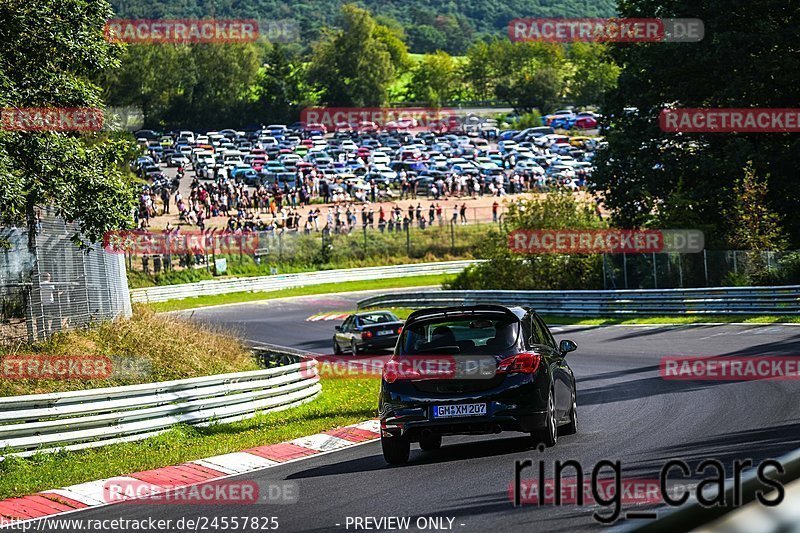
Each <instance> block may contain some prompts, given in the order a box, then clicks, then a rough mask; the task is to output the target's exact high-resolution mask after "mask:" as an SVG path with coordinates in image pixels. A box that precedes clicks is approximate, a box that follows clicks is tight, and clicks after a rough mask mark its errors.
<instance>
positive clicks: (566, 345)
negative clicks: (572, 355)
mask: <svg viewBox="0 0 800 533" xmlns="http://www.w3.org/2000/svg"><path fill="white" fill-rule="evenodd" d="M577 349H578V345H577V344H575V343H574V342H573V341H571V340H568V339H564V340H562V341H561V342H559V343H558V351H559V352H561V353H562V355H566V354H568V353H569V352H574V351H575V350H577Z"/></svg>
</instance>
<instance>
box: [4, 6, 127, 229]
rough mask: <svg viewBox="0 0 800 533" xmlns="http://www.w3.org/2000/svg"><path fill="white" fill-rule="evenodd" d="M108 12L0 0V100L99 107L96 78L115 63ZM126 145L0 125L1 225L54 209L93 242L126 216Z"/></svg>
mask: <svg viewBox="0 0 800 533" xmlns="http://www.w3.org/2000/svg"><path fill="white" fill-rule="evenodd" d="M111 15H112V13H111V8H110V6H109V4H108V3H106V2H105V1H103V0H99V1H89V0H58V1H55V0H43V1H41V2H25V1H22V0H5V1H1V2H0V20H2V21H3V23H2V24H0V86H2V91H0V107H3V108H7V107H14V108H26V107H58V108H64V107H101V106H102V101H101V97H100V96H101V90H100V88H99V87H98V86H97V85H96V84H95V83H93V82H92V80H93V79H95V78H96V77H98V76H99V75H100V74H101V73H102V72H103V71H105V70H107V69H111V68H114V67H115V66H116V65H117V64H118V63H117V61H118V60H117V56H118V50H119V49H118V47H117V46H116V45H112V44H110V43H108V42H107V41H106V40H105V37H104V34H103V28H104V25H105V22H106V20H107V19H108V18H110V17H111ZM130 148H131V145H130V144H129V143H128V142H127V141H124V140H115V139H113V138H109V136H108V135H107V134H105V133H87V134H78V133H67V132H28V131H0V197H1V198H2V199H3V202H2V203H1V204H0V222H2V223H3V224H23V223H25V222H26V219H27V221H28V223H30V221H31V217H32V216H33V214H34V213H35V210H36V208H37V207H43V206H55V207H56V208H57V210H58V213H59V214H60V215H61V216H63V217H64V218H66V219H67V220H69V221H79V222H80V224H81V228H82V230H83V231H84V233H85V234H86V235H87V236H88V237H89V238H91V239H93V240H94V239H97V238H99V237H100V236H101V235H102V233H103V232H104V231H106V230H108V229H110V228H115V227H118V226H119V225H121V224H124V223H125V222H127V221H130V219H131V216H132V210H133V206H134V205H135V204H134V202H135V195H134V190H133V185H132V183H131V181H130V173H129V171H128V170H127V169H126V167H125V164H124V163H125V157H126V156H129V155H130V152H129V150H130Z"/></svg>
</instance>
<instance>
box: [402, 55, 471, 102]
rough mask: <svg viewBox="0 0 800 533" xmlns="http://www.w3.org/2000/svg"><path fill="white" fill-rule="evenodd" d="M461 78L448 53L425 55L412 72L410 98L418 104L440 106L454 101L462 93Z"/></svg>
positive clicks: (409, 89) (409, 87) (409, 88)
mask: <svg viewBox="0 0 800 533" xmlns="http://www.w3.org/2000/svg"><path fill="white" fill-rule="evenodd" d="M460 85H461V83H460V76H459V73H458V69H457V65H456V62H455V61H454V60H453V58H452V56H450V54H448V53H446V52H441V51H440V52H436V53H434V54H425V56H424V57H423V58H422V61H420V62H419V64H418V65H417V66H416V67H415V68H414V69H413V70H412V72H411V81H410V82H409V85H408V93H409V98H410V99H411V100H413V101H416V102H425V103H427V104H428V105H432V106H439V105H441V104H442V103H443V102H447V101H449V100H453V99H454V98H455V96H456V95H457V94H458V93H459V92H460V89H461V87H460Z"/></svg>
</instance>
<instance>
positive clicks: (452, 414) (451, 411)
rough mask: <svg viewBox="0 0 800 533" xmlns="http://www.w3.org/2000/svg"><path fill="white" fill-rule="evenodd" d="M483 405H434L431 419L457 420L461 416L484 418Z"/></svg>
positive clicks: (484, 408)
mask: <svg viewBox="0 0 800 533" xmlns="http://www.w3.org/2000/svg"><path fill="white" fill-rule="evenodd" d="M485 415H486V404H485V403H464V404H456V405H434V406H433V418H458V417H462V416H485Z"/></svg>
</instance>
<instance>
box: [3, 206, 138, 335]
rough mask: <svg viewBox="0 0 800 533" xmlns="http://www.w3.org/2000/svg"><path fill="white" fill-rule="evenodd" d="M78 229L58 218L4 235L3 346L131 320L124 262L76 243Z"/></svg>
mask: <svg viewBox="0 0 800 533" xmlns="http://www.w3.org/2000/svg"><path fill="white" fill-rule="evenodd" d="M76 235H79V228H78V225H77V224H75V223H66V222H64V221H63V220H61V219H59V218H58V217H56V216H55V215H54V214H53V213H51V212H49V211H46V212H43V213H41V214H40V215H39V218H38V221H37V223H36V225H35V231H34V232H33V234H32V235H31V234H29V232H28V230H27V228H2V229H0V242H2V243H3V246H2V247H1V250H0V313H2V314H1V315H0V344H2V346H4V347H9V346H12V345H15V344H19V343H21V342H26V341H28V342H34V341H40V340H43V339H46V338H47V337H49V336H50V335H52V334H53V333H55V332H58V331H63V330H66V329H70V328H75V327H80V326H85V325H87V324H89V323H91V322H93V321H98V320H107V319H113V318H116V317H118V316H130V314H131V304H130V294H129V291H128V281H127V277H126V273H125V265H124V262H123V258H122V257H121V256H115V255H113V254H109V253H106V252H104V251H103V250H102V249H100V248H99V247H95V249H82V248H81V247H79V246H78V245H77V244H76V243H74V242H73V237H75V236H76Z"/></svg>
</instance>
